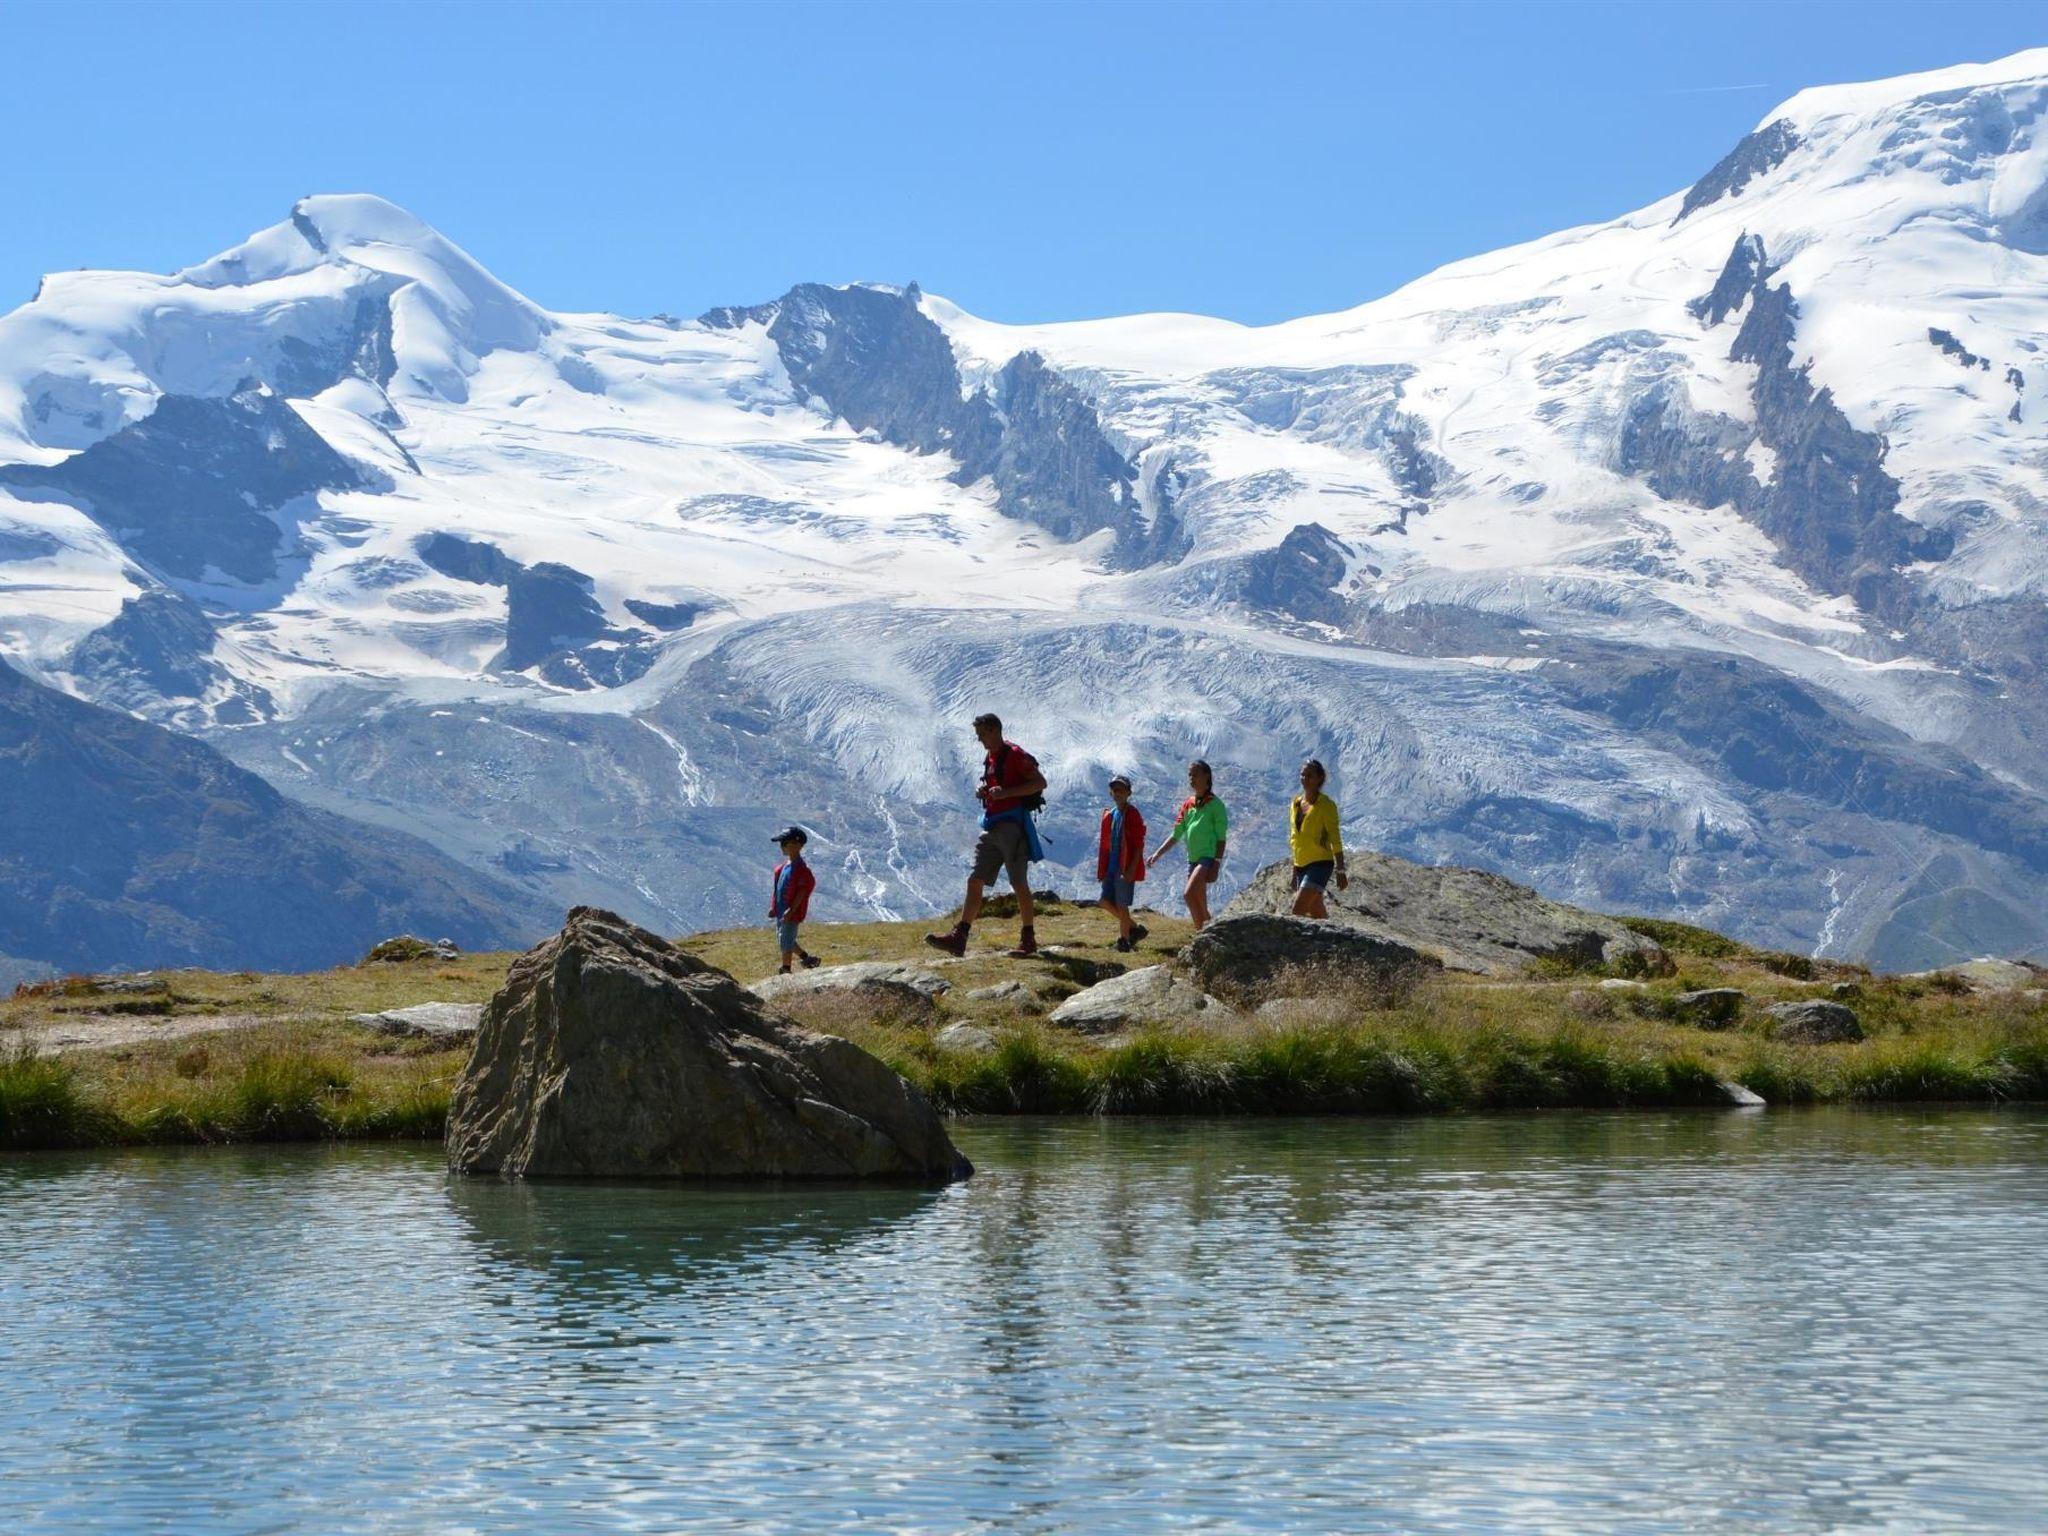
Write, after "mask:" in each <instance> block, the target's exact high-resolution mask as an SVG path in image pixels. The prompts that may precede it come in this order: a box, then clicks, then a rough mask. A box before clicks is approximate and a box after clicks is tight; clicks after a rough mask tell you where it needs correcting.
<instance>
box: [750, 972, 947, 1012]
mask: <svg viewBox="0 0 2048 1536" xmlns="http://www.w3.org/2000/svg"><path fill="white" fill-rule="evenodd" d="M952 988H953V984H952V983H951V982H950V981H948V980H946V978H945V977H943V976H936V975H934V974H933V973H932V972H930V971H927V970H924V969H922V968H920V967H918V966H913V965H898V964H895V963H893V962H891V961H887V960H864V961H861V962H860V963H859V964H856V965H828V966H822V967H820V968H819V969H817V970H815V971H791V972H790V973H789V974H788V975H786V976H784V975H775V976H770V977H768V978H766V979H765V980H762V981H757V982H755V983H754V986H753V991H754V994H755V996H757V997H759V998H761V999H762V1000H763V1001H764V1002H769V1003H780V1004H787V1003H789V1002H792V1001H794V1000H796V999H799V998H809V997H821V996H828V995H832V994H854V993H858V994H860V995H862V996H865V997H868V998H870V999H873V1000H874V1001H876V1002H879V1003H888V1004H894V1005H897V1006H900V1007H908V1008H912V1009H917V1010H924V1009H928V1008H930V1007H931V1006H932V1004H933V1003H935V1002H937V1001H938V1000H939V998H941V997H943V996H944V995H945V994H946V993H947V992H950V991H951V990H952Z"/></svg>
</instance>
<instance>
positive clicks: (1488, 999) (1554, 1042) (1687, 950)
mask: <svg viewBox="0 0 2048 1536" xmlns="http://www.w3.org/2000/svg"><path fill="white" fill-rule="evenodd" d="M1148 924H1149V926H1150V927H1151V928H1152V930H1153V937H1152V939H1150V940H1149V941H1148V942H1147V944H1146V946H1145V952H1144V953H1142V954H1140V955H1138V956H1136V957H1124V956H1117V955H1114V954H1113V953H1112V952H1111V951H1110V949H1109V947H1108V941H1109V940H1110V939H1111V938H1113V936H1114V929H1113V927H1112V926H1111V925H1110V923H1109V921H1108V919H1107V918H1106V917H1104V916H1103V915H1102V914H1101V913H1099V912H1095V911H1092V910H1090V909H1087V908H1082V907H1069V906H1062V907H1061V908H1060V909H1058V910H1048V911H1047V912H1046V913H1045V914H1043V915H1042V917H1041V920H1040V930H1039V932H1040V938H1041V941H1042V942H1045V943H1051V944H1057V945H1059V946H1061V947H1062V948H1063V949H1064V950H1065V951H1066V952H1067V953H1066V957H1065V958H1061V957H1045V958H1041V959H1040V960H1037V961H1029V962H1020V961H1013V960H1009V959H1006V958H1004V957H1003V956H1002V954H1001V950H1002V949H1003V948H1005V947H1007V945H1008V943H1009V942H1010V938H1011V936H1012V935H1013V934H1014V932H1015V928H1014V920H1012V921H1011V922H1009V923H1004V922H1001V921H995V922H992V923H991V924H990V925H989V926H988V928H987V929H986V930H985V931H978V932H977V935H976V941H975V944H976V947H975V949H974V951H973V952H972V953H971V954H970V957H969V958H968V960H967V961H965V962H964V963H960V964H957V965H953V966H950V967H948V968H947V970H946V972H945V974H946V975H947V976H948V977H949V978H950V979H951V980H952V982H953V991H952V992H950V993H949V994H947V996H946V997H945V998H944V999H943V1000H942V1001H941V1002H940V1004H939V1006H938V1008H937V1009H936V1010H935V1011H932V1012H928V1013H926V1014H925V1015H924V1016H922V1017H916V1018H911V1017H898V1016H896V1015H894V1014H892V1013H891V1012H890V1011H889V1009H888V1005H871V1004H869V1003H866V1002H861V1001H857V1000H853V1001H850V1000H847V999H843V998H842V999H827V1000H825V1001H823V1002H822V1003H820V1004H818V1005H816V1011H808V1010H807V1009H806V1008H804V1007H802V1006H799V1005H792V1007H793V1010H794V1011H795V1012H796V1013H797V1015H798V1017H799V1019H800V1020H803V1021H807V1022H809V1023H811V1024H812V1025H813V1026H814V1027H817V1028H822V1029H826V1030H830V1031H831V1032H833V1033H838V1034H843V1035H845V1036H847V1037H848V1038H850V1039H852V1040H854V1041H855V1042H856V1043H858V1044H860V1045H863V1046H865V1047H867V1048H868V1049H869V1050H872V1051H874V1052H875V1053H876V1054H877V1055H879V1056H880V1057H882V1058H883V1059H884V1060H885V1061H887V1062H888V1063H889V1064H890V1065H891V1066H893V1067H895V1068H896V1069H897V1070H898V1071H900V1072H902V1073H903V1074H904V1076H906V1077H907V1078H909V1079H910V1080H911V1081H912V1082H913V1083H915V1084H917V1085H918V1086H919V1087H920V1088H922V1089H923V1090H924V1091H925V1092H926V1093H927V1094H928V1095H929V1096H930V1097H931V1098H932V1100H933V1101H934V1102H935V1103H936V1104H938V1105H939V1106H940V1107H941V1108H942V1109H944V1110H947V1111H949V1112H953V1113H959V1114H992V1115H1007V1114H1067V1115H1090V1114H1114V1115H1142V1114H1218V1115H1221V1114H1249V1115H1306V1114H1379V1113H1395V1114H1444V1113H1459V1112H1471V1111H1485V1110H1524V1109H1564V1108H1619V1107H1635V1106H1641V1107H1652V1106H1667V1105H1692V1104H1717V1103H1721V1102H1724V1095H1723V1093H1722V1091H1721V1089H1720V1087H1719V1084H1720V1083H1721V1082H1722V1081H1724V1080H1733V1081H1736V1082H1740V1083H1742V1084H1744V1085H1745V1086H1747V1087H1749V1088H1751V1089H1753V1090H1755V1091H1756V1092H1757V1093H1760V1094H1761V1095H1763V1097H1764V1098H1765V1099H1766V1100H1768V1101H1769V1102H1770V1103H1772V1104H1813V1103H1870V1102H1907V1101H1917V1102H1943V1101H1947V1102H1976V1103H1995V1102H2007V1101H2015V1100H2033V1101H2048V1006H2043V1005H2042V1003H2041V1002H2040V1001H2039V1000H2027V999H2024V998H2022V997H2020V996H2018V995H2016V994H2007V995H2004V996H1996V995H1988V994H1984V993H1977V992H1973V991H1971V990H1970V989H1969V988H1968V987H1967V986H1966V985H1963V984H1961V983H1959V982H1953V981H1944V980H1943V979H1942V978H1932V979H1930V978H1906V977H1875V976H1872V975H1870V974H1869V973H1868V972H1867V971H1863V970H1860V969H1858V968H1852V967H1839V966H1830V967H1826V974H1825V976H1823V977H1820V978H1817V979H1815V980H1812V981H1805V980H1802V979H1800V978H1798V977H1795V976H1791V975H1788V974H1786V971H1787V969H1789V968H1788V967H1785V966H1783V965H1782V963H1780V957H1778V956H1775V955H1770V954H1766V953H1764V952H1762V951H1757V950H1753V949H1750V948H1748V947H1747V946H1743V945H1740V944H1736V943H1734V942H1733V941H1731V940H1727V939H1724V938H1722V936H1720V935H1718V934H1713V933H1710V932H1708V931H1707V930H1705V929H1694V928H1687V927H1686V926H1685V925H1682V924H1672V923H1662V922H1653V921H1651V920H1647V919H1644V920H1631V926H1632V927H1635V928H1636V929H1637V930H1638V931H1640V932H1645V933H1648V934H1649V935H1650V936H1651V937H1653V938H1655V939H1657V940H1658V942H1659V943H1660V944H1663V945H1664V946H1665V947H1666V948H1667V949H1668V950H1669V951H1670V952H1671V955H1672V958H1673V960H1674V961H1675V963H1676V974H1674V975H1671V976H1668V977H1662V978H1657V979H1654V980H1651V981H1649V982H1648V983H1647V984H1646V985H1644V986H1642V987H1640V988H1636V989H1623V990H1619V991H1617V990H1613V989H1603V988H1600V987H1599V986H1597V985H1596V984H1595V983H1594V982H1593V981H1592V980H1591V979H1589V978H1588V977H1587V976H1585V975H1584V974H1574V973H1571V972H1569V971H1568V970H1566V971H1560V972H1559V973H1558V974H1554V975H1551V974H1545V973H1541V972H1539V973H1536V974H1532V975H1528V976H1524V977H1521V978H1517V979H1512V980H1506V981H1503V980H1500V979H1497V978H1471V977H1458V976H1445V977H1442V978H1439V979H1435V980H1429V981H1425V982H1423V983H1421V984H1420V985H1416V986H1413V987H1405V986H1404V987H1393V988H1387V987H1380V988H1377V989H1375V988H1372V987H1365V986H1359V985H1354V984H1352V983H1351V982H1348V981H1346V980H1345V979H1344V978H1343V977H1339V976H1326V977H1320V978H1312V980H1313V983H1314V984H1313V986H1312V987H1311V988H1310V990H1311V991H1313V992H1315V993H1316V994H1317V995H1318V997H1319V999H1320V1002H1321V1007H1320V1010H1319V1011H1316V1010H1310V1011H1308V1012H1306V1013H1299V1014H1290V1015H1289V1016H1288V1019H1287V1020H1285V1021H1280V1022H1274V1021H1268V1020H1252V1021H1246V1022H1241V1023H1238V1024H1234V1025H1229V1026H1225V1027H1221V1028H1217V1029H1214V1030H1207V1029H1205V1030H1203V1031H1199V1032H1198V1031H1193V1030H1187V1031H1169V1030H1151V1031H1144V1032H1140V1033H1138V1034H1135V1035H1133V1036H1131V1037H1129V1038H1126V1039H1123V1040H1120V1041H1114V1042H1104V1041H1099V1040H1093V1039H1089V1038H1086V1037H1082V1036H1077V1035H1073V1034H1070V1033H1068V1032H1066V1031H1063V1030H1059V1029H1055V1028H1053V1027H1051V1026H1050V1025H1049V1024H1047V1023H1046V1022H1045V1020H1044V1018H1043V1016H1042V1010H1041V1009H1036V1008H1034V1009H1030V1010H1028V1011H1023V1012H1020V1011H1019V1010H1018V1009H1017V1008H1016V1007H1015V1006H1014V1005H1009V1004H1001V1003H995V1004H986V1003H979V1002H974V1001H970V1000H968V999H967V997H966V994H967V993H968V992H969V991H971V990H973V989H974V988H976V987H978V986H982V985H984V984H986V983H987V982H989V981H994V980H1002V979H1010V978H1025V979H1031V980H1035V981H1036V982H1037V983H1038V984H1039V985H1040V986H1041V987H1042V989H1043V991H1044V993H1045V996H1046V998H1047V999H1048V1002H1047V1006H1050V1002H1051V1001H1054V1000H1057V998H1058V997H1060V996H1063V995H1066V994H1067V993H1069V992H1071V991H1073V990H1074V989H1075V988H1076V986H1077V985H1078V983H1077V982H1076V980H1075V979H1074V977H1073V976H1072V975H1070V974H1067V970H1066V969H1063V968H1068V969H1073V968H1093V967H1101V966H1108V965H1113V964H1120V963H1121V964H1132V963H1135V964H1157V963H1160V962H1161V961H1164V960H1167V959H1170V958H1171V956H1172V954H1173V953H1174V952H1175V950H1177V948H1178V947H1179V945H1180V944H1181V943H1183V942H1185V940H1186V937H1187V934H1188V931H1189V930H1188V928H1187V925H1186V924H1185V923H1184V922H1182V921H1180V920H1178V919H1170V918H1160V917H1153V918H1149V919H1148ZM923 928H924V925H921V924H912V923H862V924H825V923H820V924H813V925H810V926H809V927H808V928H807V929H806V937H807V942H808V944H809V945H810V947H812V948H813V949H815V950H817V951H818V952H819V953H821V954H822V955H824V956H825V958H826V959H827V960H828V961H830V962H833V963H845V962H849V961H853V960H862V959H893V960H901V959H912V960H918V961H926V960H929V959H931V958H932V957H931V952H930V951H929V950H928V949H927V948H926V947H925V946H924V944H923V941H922V934H923ZM684 944H685V947H687V948H689V949H691V950H692V951H694V952H696V953H698V954H700V955H702V956H704V957H705V958H706V959H708V960H710V961H711V962H712V963H714V964H717V965H720V966H723V967H724V968H726V969H728V970H731V971H733V972H734V973H735V974H737V975H738V976H740V977H741V978H742V979H743V980H751V979H754V978H756V977H759V976H761V975H765V974H766V973H767V972H768V971H769V970H770V969H771V968H772V967H773V965H774V963H775V953H774V944H773V939H772V937H771V935H770V934H769V933H768V931H767V930H766V929H765V927H754V928H746V929H734V930H727V931H724V932H719V933H708V934H698V935H693V936H692V937H691V938H689V939H687V940H685V941H684ZM510 958H511V957H509V956H504V955H496V956H489V955H476V956H465V957H463V958H462V959H461V960H459V961H454V962H440V961H434V960H415V961H408V962H403V963H399V964H391V965H375V966H349V967H342V968H339V969H337V970H332V971H323V972H317V973H312V974H309V975H303V976H274V975H256V974H253V973H248V972H241V973H235V974H222V973H213V972H201V971H182V972H174V973H166V975H165V976H164V977H163V978H162V988H161V990H158V991H152V992H144V993H137V992H132V991H124V992H108V991H106V990H104V989H102V988H98V987H96V986H95V985H94V984H93V983H91V982H90V981H89V980H88V979H82V978H73V979H71V980H67V981H65V982H61V983H56V984H52V985H49V986H47V987H43V988H40V989H34V990H32V991H26V992H24V993H23V994H22V995H18V996H16V997H15V998H13V999H11V1000H8V1001H5V1002H0V1149H19V1148H29V1147H65V1146H95V1145H115V1144H123V1143H150V1142H200V1143H219V1142H252V1141H304V1140H325V1139H345V1138H356V1137H364V1138H373V1137H374V1138H382V1137H419V1138H435V1137H438V1136H440V1135H441V1133H442V1130H443V1128H444V1126H445V1123H446V1119H447V1113H448V1102H449V1097H450V1094H451V1091H452V1089H453V1086H454V1081H455V1078H456V1075H457V1073H458V1072H459V1071H460V1070H461V1067H462V1063H463V1060H464V1057H465V1054H466V1052H465V1051H463V1050H461V1049H457V1050H447V1049H441V1048H438V1047H436V1046H435V1045H432V1044H429V1043H424V1042H409V1041H400V1040H393V1039H391V1038H389V1037H385V1036H381V1035H376V1034H373V1033H370V1032H369V1031H366V1030H364V1029H362V1028H361V1027H359V1026H357V1025H354V1024H352V1023H350V1022H349V1020H348V1015H349V1014H350V1013H353V1012H357V1011H372V1010H375V1009H380V1008H387V1007H394V1006H400V1005H403V1004H407V1003H415V1002H422V1001H427V1000H430V999H447V1000H458V999H464V998H483V997H488V996H489V995H490V994H491V992H492V991H493V990H495V988H496V987H497V985H498V984H499V982H500V981H501V980H502V978H503V975H504V971H505V968H506V966H507V964H508V963H509V960H510ZM1292 980H1293V981H1294V982H1296V983H1298V982H1300V981H1301V980H1302V978H1299V977H1297V978H1293V979H1292ZM1839 981H1847V982H1850V983H1852V984H1853V987H1854V991H1853V995H1852V996H1851V997H1850V998H1849V1001H1850V1003H1851V1006H1853V1007H1854V1008H1855V1009H1856V1011H1857V1013H1858V1015H1859V1016H1860V1018H1861V1019H1862V1021H1863V1024H1864V1027H1865V1029H1866V1030H1867V1031H1868V1033H1869V1036H1870V1038H1869V1039H1867V1040H1865V1041H1863V1042H1861V1043H1859V1044H1854V1045H1834V1046H1801V1045H1791V1044H1785V1043H1782V1042H1778V1041H1774V1040H1772V1039H1771V1038H1770V1036H1769V1028H1768V1021H1767V1019H1766V1018H1765V1016H1764V1014H1763V1009H1764V1008H1765V1007H1766V1006H1767V1005H1768V1004H1770V1003H1773V1002H1777V1001H1781V1000H1784V999H1788V998H1798V997H1814V996H1826V995H1828V987H1829V986H1830V985H1831V984H1834V983H1836V982H1839ZM1277 985H1278V983H1276V986H1277ZM1710 986H1735V987H1739V988H1740V989H1742V991H1743V992H1744V993H1745V994H1746V996H1747V999H1748V1002H1747V1004H1746V1006H1745V1009H1744V1013H1743V1017H1742V1018H1741V1020H1739V1021H1738V1022H1737V1023H1736V1024H1735V1026H1734V1027H1732V1028H1727V1029H1721V1030H1707V1029H1700V1028H1694V1027H1692V1026H1690V1025H1689V1024H1687V1023H1685V1022H1684V1021H1683V1020H1682V1019H1680V1018H1679V1017H1678V1010H1677V1008H1676V1006H1675V1003H1674V999H1675V998H1676V997H1677V995H1678V994H1679V993H1680V992H1682V991H1687V990H1691V989H1694V988H1699V987H1710ZM1244 1001H1245V1002H1246V1005H1247V1006H1253V1005H1256V1003H1257V1002H1258V1001H1260V999H1259V998H1257V997H1253V998H1249V999H1246V1000H1244ZM134 1003H141V1004H146V1005H148V1006H149V1007H150V1008H151V1010H152V1012H151V1013H150V1014H148V1015H133V1014H129V1015H118V1014H117V1010H118V1009H120V1008H122V1007H124V1006H126V1005H128V1004H134ZM158 1006H163V1007H167V1009H168V1011H167V1012H165V1013H163V1014H162V1015H156V1014H155V1012H154V1010H155V1008H157V1007H158ZM80 1015H97V1016H100V1017H102V1018H105V1017H108V1016H122V1017H126V1018H128V1019H129V1020H130V1021H131V1022H132V1023H133V1024H134V1025H136V1026H137V1027H139V1028H141V1029H142V1030H143V1032H144V1038H143V1039H142V1040H141V1041H140V1042H139V1043H133V1044H129V1045H124V1046H121V1047H119V1048H109V1049H99V1050H91V1051H81V1052H78V1053H75V1054H71V1055H66V1056H61V1057H51V1056H39V1055H37V1054H35V1053H34V1052H33V1051H31V1050H27V1049H24V1048H22V1047H21V1046H20V1045H18V1044H17V1045H14V1046H9V1045H7V1044H5V1043H4V1042H6V1041H7V1039H8V1037H9V1034H10V1033H11V1031H10V1028H9V1026H26V1027H30V1028H33V1027H35V1026H37V1025H48V1024H60V1025H61V1024H64V1023H66V1021H70V1020H75V1019H77V1018H78V1017H79V1016H80ZM204 1015H221V1016H233V1017H234V1018H236V1019H239V1020H241V1021H243V1022H244V1023H245V1024H247V1022H248V1021H249V1020H251V1019H254V1020H257V1021H258V1022H256V1023H255V1024H254V1025H253V1026H250V1027H244V1028H240V1029H237V1030H234V1031H231V1032H230V1031H216V1032H211V1033H206V1034H202V1035H192V1036H187V1037H183V1038H164V1039H154V1040H153V1039H149V1038H148V1037H147V1034H148V1031H149V1030H150V1029H151V1028H154V1027H155V1025H156V1023H157V1021H158V1018H159V1017H160V1018H161V1019H162V1020H163V1021H164V1022H166V1023H170V1022H174V1021H177V1022H180V1024H181V1027H183V1021H189V1020H191V1019H192V1018H194V1017H195V1016H204ZM962 1019H965V1020H971V1021H972V1022H974V1023H976V1024H977V1025H979V1026H981V1027H982V1028H985V1029H987V1030H989V1031H990V1032H992V1033H993V1034H994V1036H995V1038H996V1041H997V1044H996V1047H995V1049H994V1050H992V1051H985V1052H970V1051H961V1050H953V1049H948V1048H946V1047H942V1046H940V1045H939V1044H938V1043H937V1041H936V1039H935V1036H936V1034H937V1032H938V1030H939V1029H941V1028H943V1027H944V1026H945V1025H946V1024H948V1023H952V1022H954V1021H956V1020H962ZM1297 1019H1313V1022H1294V1021H1295V1020H1297ZM224 1021H225V1020H224ZM16 1038H17V1039H18V1038H19V1037H18V1036H17V1037H16Z"/></svg>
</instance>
